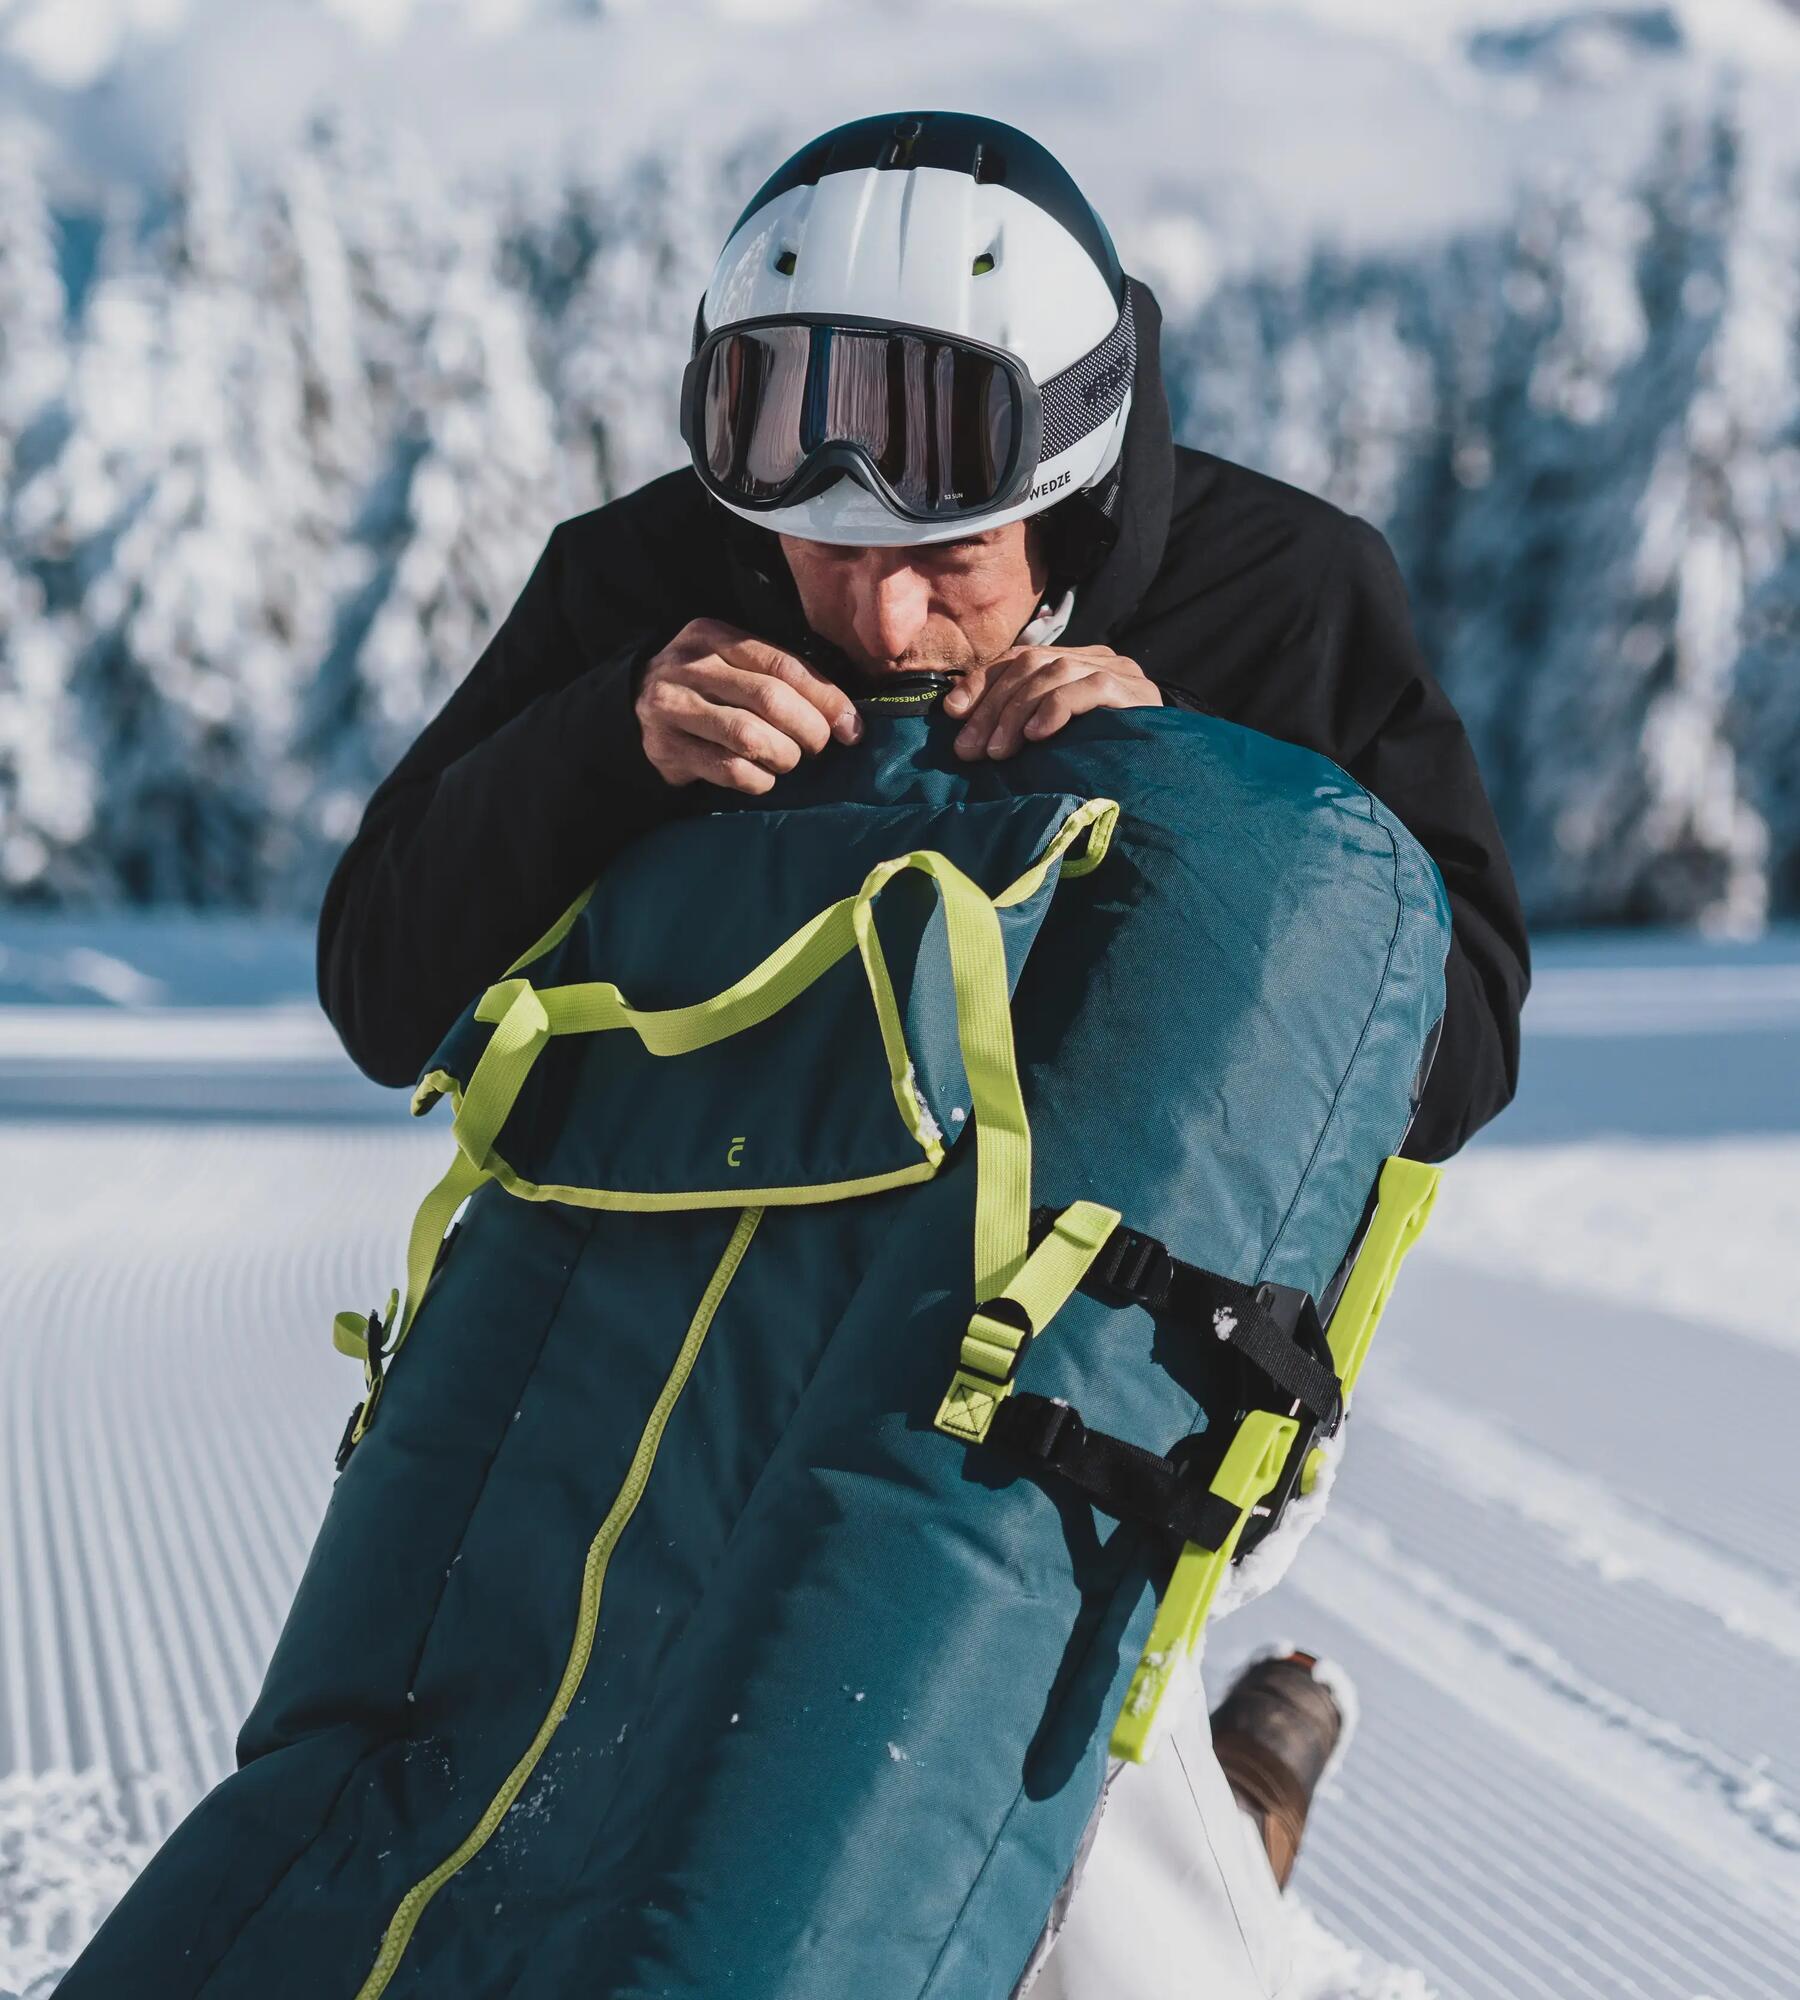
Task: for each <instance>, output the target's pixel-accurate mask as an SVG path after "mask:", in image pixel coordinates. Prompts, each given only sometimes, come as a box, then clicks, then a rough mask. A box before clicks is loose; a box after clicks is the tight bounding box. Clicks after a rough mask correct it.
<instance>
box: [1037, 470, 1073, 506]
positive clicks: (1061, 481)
mask: <svg viewBox="0 0 1800 2000" xmlns="http://www.w3.org/2000/svg"><path fill="white" fill-rule="evenodd" d="M1073 477H1074V475H1073V474H1072V473H1068V472H1059V473H1058V474H1057V475H1056V477H1055V478H1054V479H1046V480H1045V481H1044V483H1043V485H1042V486H1034V487H1033V488H1032V489H1031V492H1030V494H1029V495H1028V496H1027V497H1028V498H1029V499H1032V500H1041V499H1042V498H1043V497H1044V495H1045V494H1046V493H1054V492H1055V491H1056V489H1057V488H1058V487H1059V486H1067V485H1068V483H1069V481H1070V479H1071V478H1073Z"/></svg>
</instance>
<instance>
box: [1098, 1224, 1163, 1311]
mask: <svg viewBox="0 0 1800 2000" xmlns="http://www.w3.org/2000/svg"><path fill="white" fill-rule="evenodd" d="M1174 1281H1175V1259H1174V1258H1173V1257H1172V1256H1171V1255H1170V1253H1169V1249H1168V1246H1167V1245H1166V1244H1165V1243H1163V1242H1162V1241H1161V1240H1160V1239H1159V1238H1158V1237H1155V1236H1146V1235H1145V1234H1144V1232H1143V1231H1142V1230H1141V1229H1132V1228H1130V1227H1129V1226H1128V1225H1127V1224H1125V1223H1123V1222H1121V1223H1120V1224H1119V1225H1118V1227H1117V1228H1116V1229H1115V1230H1114V1231H1113V1233H1112V1235H1111V1236H1110V1237H1109V1238H1108V1239H1107V1242H1106V1243H1105V1245H1104V1246H1103V1248H1102V1249H1101V1251H1100V1254H1099V1255H1098V1256H1097V1257H1096V1258H1095V1259H1094V1261H1093V1263H1092V1264H1090V1265H1089V1266H1088V1275H1087V1279H1086V1281H1085V1283H1084V1285H1083V1290H1091V1291H1093V1292H1094V1293H1096V1294H1097V1295H1098V1296H1099V1297H1100V1299H1101V1301H1102V1303H1103V1304H1105V1305H1109V1306H1115V1307H1118V1306H1143V1307H1145V1308H1146V1309H1147V1310H1148V1311H1151V1312H1155V1311H1156V1310H1158V1308H1160V1307H1161V1305H1162V1304H1163V1302H1164V1301H1165V1300H1166V1299H1167V1298H1168V1296H1169V1287H1170V1286H1171V1285H1172V1284H1173V1283H1174Z"/></svg>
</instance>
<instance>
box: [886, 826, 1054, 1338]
mask: <svg viewBox="0 0 1800 2000" xmlns="http://www.w3.org/2000/svg"><path fill="white" fill-rule="evenodd" d="M909 868H912V869H917V870H918V871H919V872H920V873H921V874H923V875H926V876H929V877H930V878H931V880H932V881H934V882H935V883H936V884H937V887H938V894H939V896H940V897H941V899H942V901H943V906H944V926H945V931H946V934H947V936H948V938H949V944H950V980H951V985H952V988H953V990H954V993H955V998H956V1033H957V1041H958V1043H959V1045H960V1046H961V1049H962V1059H963V1069H964V1071H965V1072H966V1073H967V1075H968V1079H969V1095H970V1103H971V1107H972V1110H973V1113H974V1118H975V1156H976V1157H975V1297H976V1298H977V1299H978V1300H979V1299H985V1298H991V1297H992V1296H993V1294H994V1293H995V1292H997V1291H999V1290H1000V1288H1001V1287H1002V1286H1004V1285H1005V1284H1006V1283H1008V1281H1009V1280H1010V1279H1011V1278H1012V1277H1013V1275H1014V1274H1015V1273H1016V1272H1017V1270H1018V1268H1019V1266H1020V1265H1021V1264H1022V1263H1023V1262H1024V1261H1025V1251H1026V1247H1027V1245H1028V1243H1029V1241H1030V1228H1031V1127H1030V1124H1029V1123H1028V1122H1027V1120H1026V1117H1025V1097H1024V1093H1023V1092H1022V1091H1021V1089H1020V1088H1019V1067H1018V1060H1017V1057H1016V1056H1015V1054H1014V1050H1013V1033H1012V990H1011V988H1010V986H1009V985H1008V983H1007V975H1006V945H1005V941H1004V938H1003V936H1002V933H1001V929H1000V918H999V914H998V912H997V911H996V910H995V908H994V904H993V902H992V900H991V899H990V898H989V896H988V895H987V893H986V891H985V890H983V889H982V888H981V887H980V886H979V884H977V883H975V882H973V881H971V880H970V879H969V877H968V876H967V875H965V874H964V873H963V872H962V870H961V869H960V868H958V867H957V866H956V864H955V863H954V862H953V861H950V860H948V859H946V858H945V856H943V855H941V854H934V853H930V852H924V853H917V854H906V855H902V856H900V857H898V858H897V859H896V860H893V861H884V862H883V863H882V864H881V865H880V866H879V867H878V868H874V869H872V870H871V871H870V873H869V877H868V880H867V881H866V882H865V883H864V885H863V890H862V893H861V894H860V895H859V896H858V898H857V900H856V906H855V909H854V911H853V913H852V921H853V923H854V926H855V930H856V938H857V943H858V946H859V948H860V949H861V951H862V954H863V961H864V965H865V968H866V970H867V972H868V975H869V985H870V990H871V992H873V994H874V995H875V1008H876V1012H877V1014H878V1015H880V1017H881V1021H882V1038H883V1040H884V1041H885V1042H886V1043H887V1045H888V1049H889V1063H890V1070H891V1079H890V1080H891V1082H892V1084H893V1088H894V1095H895V1099H896V1101H897V1102H900V1103H901V1104H902V1106H903V1108H904V1104H905V1103H906V1102H907V1101H909V1100H910V1098H911V1084H910V1082H909V1081H908V1079H907V1076H906V1071H905V1064H906V1045H905V1040H904V1038H903V1037H902V1036H901V1034H900V1031H899V1015H898V1010H897V1008H896V1006H895V1001H894V992H893V986H892V984H891V982H890V981H889V979H888V976H887V968H886V965H885V964H884V962H883V960H882V957H881V947H880V943H879V941H878V940H877V939H876V937H875V935H874V920H873V917H872V915H871V911H870V905H871V903H872V902H873V900H874V898H875V897H876V896H877V895H879V894H880V892H881V890H882V889H883V888H884V887H885V886H886V884H887V883H888V882H890V881H891V880H892V879H893V878H894V876H896V875H898V874H899V873H900V872H901V871H902V870H904V869H909Z"/></svg>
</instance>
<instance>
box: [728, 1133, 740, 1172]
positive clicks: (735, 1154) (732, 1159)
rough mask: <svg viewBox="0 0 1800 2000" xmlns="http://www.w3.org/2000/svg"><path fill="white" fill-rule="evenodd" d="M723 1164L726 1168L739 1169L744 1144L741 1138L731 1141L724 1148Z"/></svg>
mask: <svg viewBox="0 0 1800 2000" xmlns="http://www.w3.org/2000/svg"><path fill="white" fill-rule="evenodd" d="M725 1164H726V1165H727V1166H728V1167H741V1166H742V1165H743V1164H744V1142H743V1140H742V1138H741V1137H740V1138H736V1139H733V1140H732V1142H731V1144H730V1145H729V1146H728V1147H727V1148H726V1151H725Z"/></svg>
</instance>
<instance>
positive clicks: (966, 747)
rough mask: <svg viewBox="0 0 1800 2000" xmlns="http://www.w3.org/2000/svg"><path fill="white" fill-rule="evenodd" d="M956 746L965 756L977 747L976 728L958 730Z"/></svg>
mask: <svg viewBox="0 0 1800 2000" xmlns="http://www.w3.org/2000/svg"><path fill="white" fill-rule="evenodd" d="M956 747H957V749H959V750H960V751H962V752H963V754H964V755H965V756H967V755H968V754H969V752H970V751H972V750H973V749H974V748H975V732H974V730H973V729H961V730H958V731H957V735H956Z"/></svg>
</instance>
